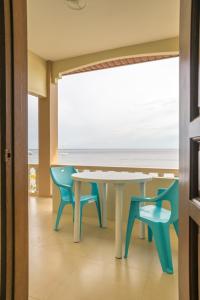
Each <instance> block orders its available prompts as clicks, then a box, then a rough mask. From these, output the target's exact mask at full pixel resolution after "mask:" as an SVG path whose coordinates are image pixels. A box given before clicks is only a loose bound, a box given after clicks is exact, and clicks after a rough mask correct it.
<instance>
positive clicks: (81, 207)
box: [80, 204, 84, 235]
mask: <svg viewBox="0 0 200 300" xmlns="http://www.w3.org/2000/svg"><path fill="white" fill-rule="evenodd" d="M83 206H84V205H82V204H81V206H80V233H81V235H82V219H83Z"/></svg>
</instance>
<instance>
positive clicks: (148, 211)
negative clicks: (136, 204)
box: [139, 205, 171, 223]
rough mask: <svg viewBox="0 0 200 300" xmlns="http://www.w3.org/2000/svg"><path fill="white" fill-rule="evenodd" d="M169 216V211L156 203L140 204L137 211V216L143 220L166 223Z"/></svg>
mask: <svg viewBox="0 0 200 300" xmlns="http://www.w3.org/2000/svg"><path fill="white" fill-rule="evenodd" d="M170 216H171V211H169V210H168V209H165V208H162V207H159V206H156V205H145V206H142V207H140V211H139V218H140V219H141V220H144V222H145V221H146V220H149V221H152V222H156V223H166V222H168V221H169V218H170Z"/></svg>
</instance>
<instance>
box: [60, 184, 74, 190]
mask: <svg viewBox="0 0 200 300" xmlns="http://www.w3.org/2000/svg"><path fill="white" fill-rule="evenodd" d="M57 185H58V187H60V188H62V189H65V190H69V189H71V188H72V187H71V185H69V184H61V183H59V184H57Z"/></svg>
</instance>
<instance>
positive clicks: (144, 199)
mask: <svg viewBox="0 0 200 300" xmlns="http://www.w3.org/2000/svg"><path fill="white" fill-rule="evenodd" d="M131 201H134V202H156V201H157V197H156V198H149V197H142V196H133V197H132V198H131Z"/></svg>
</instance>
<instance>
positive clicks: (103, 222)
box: [99, 183, 107, 228]
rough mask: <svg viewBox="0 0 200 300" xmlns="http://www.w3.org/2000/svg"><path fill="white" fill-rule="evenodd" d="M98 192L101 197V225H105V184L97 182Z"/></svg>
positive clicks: (104, 226)
mask: <svg viewBox="0 0 200 300" xmlns="http://www.w3.org/2000/svg"><path fill="white" fill-rule="evenodd" d="M99 192H100V199H101V217H102V227H103V228H106V227H107V184H106V183H99Z"/></svg>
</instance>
